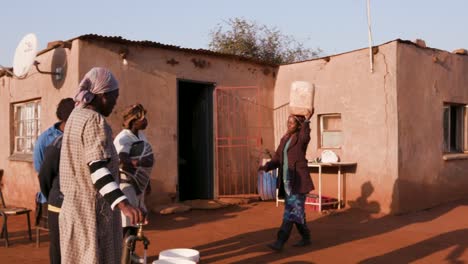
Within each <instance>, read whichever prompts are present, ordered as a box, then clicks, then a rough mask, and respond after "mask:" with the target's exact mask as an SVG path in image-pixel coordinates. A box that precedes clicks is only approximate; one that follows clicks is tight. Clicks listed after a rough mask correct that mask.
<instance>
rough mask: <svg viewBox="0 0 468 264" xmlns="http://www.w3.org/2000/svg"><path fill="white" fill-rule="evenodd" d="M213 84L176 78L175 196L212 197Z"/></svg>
mask: <svg viewBox="0 0 468 264" xmlns="http://www.w3.org/2000/svg"><path fill="white" fill-rule="evenodd" d="M213 91H214V84H211V83H201V82H194V81H186V80H178V83H177V99H178V106H177V110H178V112H177V127H178V170H179V183H178V189H179V200H180V201H184V200H193V199H212V198H213V168H214V166H213Z"/></svg>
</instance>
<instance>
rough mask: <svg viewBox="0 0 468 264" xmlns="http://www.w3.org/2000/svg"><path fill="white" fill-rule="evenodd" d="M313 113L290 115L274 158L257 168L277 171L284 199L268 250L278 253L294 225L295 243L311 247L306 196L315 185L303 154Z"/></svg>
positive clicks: (278, 186)
mask: <svg viewBox="0 0 468 264" xmlns="http://www.w3.org/2000/svg"><path fill="white" fill-rule="evenodd" d="M313 112H314V111H313V110H312V112H311V113H309V114H308V115H306V116H305V117H304V116H296V115H290V116H289V118H288V130H287V132H286V134H285V135H284V136H283V137H282V138H281V142H280V144H279V146H278V149H277V150H276V153H275V155H274V156H273V158H272V159H271V160H270V161H269V162H267V163H266V164H265V165H263V166H260V167H259V171H262V170H263V171H270V170H273V169H279V173H278V179H277V182H276V187H277V188H278V191H279V193H278V196H279V197H284V200H285V207H284V214H283V223H282V224H281V227H280V230H279V231H278V235H277V240H276V241H275V242H274V243H272V244H269V245H268V247H269V248H271V249H273V250H275V251H280V250H281V249H282V248H283V245H284V243H286V241H287V240H288V238H289V235H290V234H291V230H292V227H293V225H294V224H295V225H296V227H297V230H298V231H299V233H300V234H301V237H302V239H301V240H300V241H299V242H297V243H296V244H294V246H296V247H303V246H307V245H309V244H310V231H309V228H307V223H306V219H305V210H304V209H305V208H304V205H305V199H306V195H307V194H308V193H309V192H310V191H312V190H313V189H314V184H313V183H312V179H311V178H310V175H309V169H308V167H307V159H306V151H307V145H308V144H309V141H310V118H311V117H312V114H313Z"/></svg>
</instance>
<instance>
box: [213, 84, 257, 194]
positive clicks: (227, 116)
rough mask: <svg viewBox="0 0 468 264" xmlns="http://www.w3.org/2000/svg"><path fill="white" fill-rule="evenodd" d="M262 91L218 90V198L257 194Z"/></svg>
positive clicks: (243, 89)
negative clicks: (259, 93)
mask: <svg viewBox="0 0 468 264" xmlns="http://www.w3.org/2000/svg"><path fill="white" fill-rule="evenodd" d="M258 92H259V91H258V87H256V86H243V87H216V89H215V115H216V124H215V126H216V128H215V131H216V140H215V141H216V172H217V176H218V184H217V185H218V195H242V194H255V193H257V168H258V148H259V146H260V144H261V138H260V129H259V124H260V109H259V104H258V102H257V100H258V98H259V96H258Z"/></svg>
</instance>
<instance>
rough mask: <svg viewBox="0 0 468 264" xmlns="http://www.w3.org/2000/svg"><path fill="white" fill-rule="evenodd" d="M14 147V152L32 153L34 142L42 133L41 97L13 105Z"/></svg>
mask: <svg viewBox="0 0 468 264" xmlns="http://www.w3.org/2000/svg"><path fill="white" fill-rule="evenodd" d="M13 110H14V135H15V137H14V140H15V141H14V149H13V154H15V153H20V154H32V153H33V150H34V143H35V142H36V139H37V137H38V136H39V134H40V119H39V117H40V115H41V101H40V100H39V99H37V100H32V101H28V102H23V103H18V104H14V105H13Z"/></svg>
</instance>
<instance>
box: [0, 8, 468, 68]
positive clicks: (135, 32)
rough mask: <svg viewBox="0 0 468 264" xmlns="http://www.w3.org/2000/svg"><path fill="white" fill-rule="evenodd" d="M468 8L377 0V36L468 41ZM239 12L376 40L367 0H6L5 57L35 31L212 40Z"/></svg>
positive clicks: (444, 44)
mask: <svg viewBox="0 0 468 264" xmlns="http://www.w3.org/2000/svg"><path fill="white" fill-rule="evenodd" d="M466 10H468V1H467V0H444V1H441V0H439V1H436V0H371V12H372V14H371V17H372V30H373V38H374V44H381V43H384V42H387V41H390V40H393V39H396V38H401V39H408V40H414V39H416V38H421V39H424V40H425V41H426V44H427V45H428V46H430V47H433V48H438V49H443V50H449V51H452V50H454V49H457V48H467V49H468V29H467V26H468V16H467V15H466ZM234 17H241V18H245V19H248V20H253V21H256V22H258V23H260V24H265V25H267V26H271V27H277V28H278V29H280V30H281V31H282V32H283V33H284V34H287V35H292V36H293V37H294V38H296V39H297V40H298V41H300V42H302V43H304V44H305V46H306V47H308V48H321V49H322V50H323V51H324V54H327V55H331V54H335V53H341V52H346V51H350V50H354V49H359V48H363V47H365V46H367V45H368V40H367V18H366V0H321V1H313V0H297V1H295V0H290V1H275V0H269V1H268V0H236V1H227V0H192V1H188V0H187V1H181V0H166V1H159V0H152V1H151V0H136V1H128V0H127V1H121V0H114V1H107V0H94V1H90V0H80V1H73V2H71V3H67V1H55V0H53V1H52V0H50V1H48V0H42V1H37V0H24V1H7V3H3V4H2V5H1V9H0V21H1V23H2V34H1V36H2V37H1V39H0V65H4V66H11V65H12V60H13V56H14V51H15V48H16V45H17V43H18V42H19V41H20V40H21V38H22V37H23V36H24V35H25V34H27V33H31V32H33V33H35V34H36V35H37V37H38V39H39V50H41V49H43V48H45V47H46V45H47V43H48V42H50V41H54V40H67V39H70V38H73V37H76V36H79V35H82V34H88V33H96V34H101V35H106V36H122V37H124V38H128V39H131V40H150V41H156V42H162V43H166V44H173V45H178V46H182V47H187V48H207V47H208V43H209V40H210V32H211V31H212V30H213V29H214V28H215V27H216V25H217V24H220V23H223V21H225V20H227V19H229V18H234Z"/></svg>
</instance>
